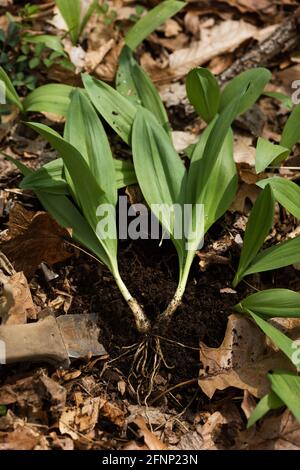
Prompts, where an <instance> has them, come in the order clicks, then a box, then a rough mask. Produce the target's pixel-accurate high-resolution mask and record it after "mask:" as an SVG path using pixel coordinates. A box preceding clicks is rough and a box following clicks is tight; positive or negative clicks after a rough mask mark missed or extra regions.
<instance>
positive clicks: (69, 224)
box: [36, 191, 114, 270]
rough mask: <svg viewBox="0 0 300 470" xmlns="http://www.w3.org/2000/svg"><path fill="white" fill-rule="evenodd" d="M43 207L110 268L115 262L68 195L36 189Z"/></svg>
mask: <svg viewBox="0 0 300 470" xmlns="http://www.w3.org/2000/svg"><path fill="white" fill-rule="evenodd" d="M36 195H37V197H38V198H39V200H40V201H41V204H42V205H43V207H44V208H45V209H46V210H47V211H48V212H49V213H50V214H51V215H52V217H53V218H54V219H55V220H56V221H57V223H58V224H60V225H61V226H62V227H65V228H67V229H71V230H72V237H73V238H74V239H75V240H76V241H77V242H79V243H80V244H81V245H83V246H85V247H86V248H87V249H88V250H90V251H91V252H92V253H94V254H95V255H96V256H97V257H98V258H99V259H100V260H101V261H102V262H103V263H104V264H106V265H107V266H108V267H109V269H111V270H112V269H113V267H114V263H113V262H112V260H111V256H108V254H107V250H106V249H104V247H103V245H102V244H101V243H100V242H99V239H98V238H97V236H96V234H95V232H94V230H93V229H92V228H91V226H90V225H89V224H88V222H87V221H86V219H85V218H84V217H83V216H82V215H81V213H80V212H79V210H78V209H77V208H76V206H75V205H74V204H73V203H72V202H71V200H70V199H69V198H68V197H67V196H63V195H56V194H48V193H44V192H40V191H36Z"/></svg>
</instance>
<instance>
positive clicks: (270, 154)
mask: <svg viewBox="0 0 300 470" xmlns="http://www.w3.org/2000/svg"><path fill="white" fill-rule="evenodd" d="M285 98H286V97H280V99H283V100H284V101H285ZM299 113H300V106H299V105H297V106H295V107H294V109H293V110H292V112H291V114H290V116H289V118H288V120H287V122H286V124H285V127H284V129H283V133H282V137H281V140H280V143H279V144H274V143H272V142H269V141H267V140H264V139H261V138H260V139H258V143H257V152H256V170H257V172H258V173H259V172H261V171H264V170H265V168H266V167H267V166H269V170H271V171H272V170H273V171H274V169H276V165H278V164H280V163H281V162H283V161H284V160H285V159H286V158H287V157H288V156H289V155H290V153H291V151H292V149H293V147H294V145H295V144H296V143H297V142H298V141H299V140H300V132H299ZM257 185H258V186H259V187H261V188H262V189H263V191H262V192H261V194H260V196H259V197H258V199H257V200H256V202H255V205H254V207H253V209H252V211H251V214H250V217H249V220H248V223H247V227H246V231H245V236H244V243H243V248H242V252H241V256H240V262H239V266H238V269H237V272H236V276H235V279H234V281H233V285H234V287H236V286H237V285H238V284H239V282H240V281H241V280H242V279H243V278H244V277H245V276H247V275H250V274H254V273H259V272H265V271H271V270H274V269H280V268H283V267H285V266H289V265H293V264H297V263H299V262H300V237H299V236H296V237H295V238H292V239H289V240H285V241H283V242H281V243H279V244H277V245H274V246H271V247H269V248H266V249H261V247H262V245H263V243H264V241H265V239H266V237H267V236H268V234H269V232H270V230H271V228H272V226H273V220H274V208H275V201H277V203H279V204H280V205H282V206H283V207H284V208H285V209H287V211H288V212H289V213H290V214H291V215H293V216H294V217H295V218H296V219H298V220H299V219H300V188H299V186H298V185H297V184H296V183H294V182H292V181H289V180H287V179H285V178H284V177H280V176H271V177H270V178H267V179H265V180H260V181H259V182H258V183H257ZM235 310H236V311H237V312H239V313H241V314H246V315H248V316H249V317H250V318H252V319H253V320H254V321H255V322H256V324H257V325H258V327H259V328H260V329H261V330H262V331H263V332H264V333H265V334H266V336H268V337H269V338H270V339H271V341H272V342H273V343H274V344H275V345H276V346H277V347H278V348H279V349H280V350H281V351H282V352H283V354H285V355H286V356H287V357H288V359H289V360H290V362H291V369H292V370H289V371H282V370H275V371H273V372H272V374H269V380H270V392H269V393H268V394H267V395H266V396H265V397H263V398H262V399H261V400H260V401H259V403H258V404H257V407H256V408H255V410H254V412H253V413H252V415H251V416H250V418H249V421H248V427H250V426H252V425H253V424H255V423H256V421H258V420H259V419H261V418H262V417H263V416H264V415H265V414H266V413H268V411H270V410H272V409H276V408H280V407H283V406H287V407H288V408H289V409H290V410H291V412H292V413H293V414H294V416H295V417H296V418H297V419H298V420H299V421H300V405H299V393H300V377H299V376H298V375H297V372H298V371H299V364H300V342H299V340H296V341H293V340H292V339H290V338H289V337H288V336H287V335H286V334H284V333H283V332H282V331H280V330H279V329H277V328H276V327H275V326H274V325H272V324H271V323H270V322H269V320H270V319H272V318H277V317H281V318H282V317H284V318H300V294H299V293H298V292H294V291H291V290H289V289H268V290H265V291H261V292H256V293H254V294H251V295H249V296H248V297H247V298H245V299H244V300H242V301H241V302H240V303H239V304H238V305H236V307H235Z"/></svg>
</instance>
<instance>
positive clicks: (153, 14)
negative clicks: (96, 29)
mask: <svg viewBox="0 0 300 470" xmlns="http://www.w3.org/2000/svg"><path fill="white" fill-rule="evenodd" d="M185 5H186V3H184V2H178V1H175V0H165V1H164V2H161V3H160V4H159V5H157V6H156V7H155V8H153V9H152V10H150V11H149V12H148V13H147V14H146V15H145V16H143V17H142V18H141V19H140V20H138V22H137V23H136V24H135V25H134V26H133V27H132V28H131V29H130V31H129V32H128V33H127V35H126V37H125V42H126V44H127V46H129V47H130V49H132V50H134V49H136V48H137V46H138V45H139V44H140V43H141V42H143V40H144V39H145V38H146V37H147V36H149V34H151V33H152V32H153V31H155V30H156V28H158V27H159V26H160V25H161V24H163V23H164V22H165V21H166V20H167V19H169V18H171V16H173V15H175V14H176V13H178V12H179V11H180V10H181V9H182V8H183V7H184V6H185Z"/></svg>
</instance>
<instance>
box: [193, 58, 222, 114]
mask: <svg viewBox="0 0 300 470" xmlns="http://www.w3.org/2000/svg"><path fill="white" fill-rule="evenodd" d="M186 91H187V96H188V98H189V100H190V103H191V104H192V105H193V106H194V108H195V109H196V111H197V113H198V114H199V116H201V117H202V119H204V121H205V122H207V123H209V122H210V121H212V120H213V118H214V117H215V116H216V114H217V113H218V110H219V106H220V100H221V91H220V87H219V84H218V82H217V79H216V77H215V76H214V75H213V74H212V73H211V72H210V71H209V70H208V69H205V68H202V67H198V68H195V69H193V70H191V71H190V72H189V74H188V76H187V79H186Z"/></svg>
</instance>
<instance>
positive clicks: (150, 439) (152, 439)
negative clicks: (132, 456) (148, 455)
mask: <svg viewBox="0 0 300 470" xmlns="http://www.w3.org/2000/svg"><path fill="white" fill-rule="evenodd" d="M134 422H135V424H136V425H137V426H138V427H139V430H140V434H141V435H142V437H143V438H144V441H145V444H146V446H147V447H148V448H149V450H167V447H166V446H165V444H164V443H163V442H162V441H161V440H160V439H159V438H158V437H156V435H155V434H153V432H151V431H149V429H148V427H147V424H146V422H145V420H144V418H142V417H141V416H139V417H138V418H136V419H135V420H134Z"/></svg>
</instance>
